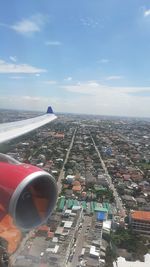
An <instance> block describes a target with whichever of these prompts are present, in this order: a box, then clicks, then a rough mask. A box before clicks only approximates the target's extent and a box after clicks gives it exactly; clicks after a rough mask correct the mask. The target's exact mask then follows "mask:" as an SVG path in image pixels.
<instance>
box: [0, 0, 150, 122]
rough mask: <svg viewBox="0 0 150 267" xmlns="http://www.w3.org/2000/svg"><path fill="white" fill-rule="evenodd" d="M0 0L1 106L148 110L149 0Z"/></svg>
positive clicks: (142, 114) (124, 111) (119, 111)
mask: <svg viewBox="0 0 150 267" xmlns="http://www.w3.org/2000/svg"><path fill="white" fill-rule="evenodd" d="M0 4H1V8H0V108H6V109H7V108H11V109H25V110H41V111H45V110H46V108H47V106H48V105H52V107H53V109H54V111H56V112H73V113H84V114H86V113H87V114H99V115H119V116H120V115H121V116H137V117H139V116H140V117H150V1H149V0H132V1H131V0H126V1H120V0H38V1H37V0H22V1H20V0H13V1H10V0H0Z"/></svg>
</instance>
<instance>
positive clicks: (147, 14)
mask: <svg viewBox="0 0 150 267" xmlns="http://www.w3.org/2000/svg"><path fill="white" fill-rule="evenodd" d="M148 16H150V9H147V10H144V17H148Z"/></svg>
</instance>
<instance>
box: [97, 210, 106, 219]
mask: <svg viewBox="0 0 150 267" xmlns="http://www.w3.org/2000/svg"><path fill="white" fill-rule="evenodd" d="M97 220H98V221H104V220H105V212H102V211H101V212H98V213H97Z"/></svg>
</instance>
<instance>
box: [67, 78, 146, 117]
mask: <svg viewBox="0 0 150 267" xmlns="http://www.w3.org/2000/svg"><path fill="white" fill-rule="evenodd" d="M63 89H65V91H66V92H68V94H69V95H70V93H72V98H71V97H70V99H69V101H68V102H69V106H70V110H69V111H70V112H73V109H74V112H78V113H88V114H89V113H91V114H99V115H101V114H102V115H119V116H121V115H122V116H123V115H126V116H140V117H141V116H149V114H150V105H149V99H150V98H149V97H146V96H144V94H143V96H141V95H142V92H143V93H145V92H147V93H148V94H150V88H149V87H114V86H106V85H102V84H99V83H98V82H96V81H95V82H94V81H89V82H84V83H78V84H75V85H66V86H63ZM141 103H144V105H142V104H141Z"/></svg>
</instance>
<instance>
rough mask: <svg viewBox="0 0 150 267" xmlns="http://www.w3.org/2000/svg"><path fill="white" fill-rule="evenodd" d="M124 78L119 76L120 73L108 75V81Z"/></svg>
mask: <svg viewBox="0 0 150 267" xmlns="http://www.w3.org/2000/svg"><path fill="white" fill-rule="evenodd" d="M121 79H123V76H119V75H112V76H108V77H106V80H107V81H112V80H121Z"/></svg>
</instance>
